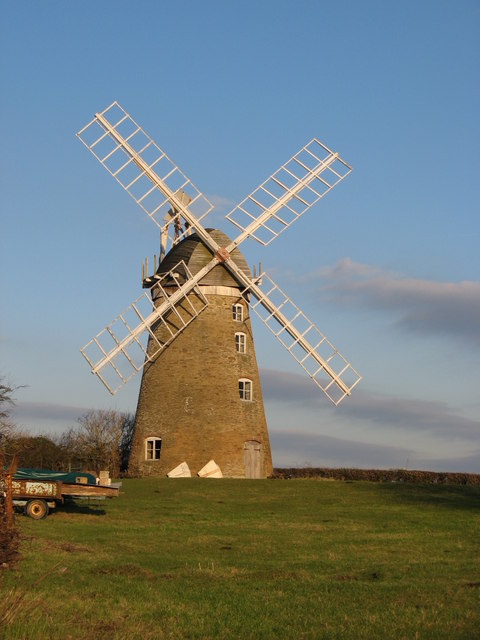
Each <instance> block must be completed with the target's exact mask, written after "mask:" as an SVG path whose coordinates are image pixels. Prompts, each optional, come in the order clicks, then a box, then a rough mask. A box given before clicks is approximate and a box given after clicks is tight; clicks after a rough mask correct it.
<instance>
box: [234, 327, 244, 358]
mask: <svg viewBox="0 0 480 640" xmlns="http://www.w3.org/2000/svg"><path fill="white" fill-rule="evenodd" d="M235 349H236V350H237V351H238V353H247V336H246V334H245V333H241V332H240V331H237V333H236V334H235Z"/></svg>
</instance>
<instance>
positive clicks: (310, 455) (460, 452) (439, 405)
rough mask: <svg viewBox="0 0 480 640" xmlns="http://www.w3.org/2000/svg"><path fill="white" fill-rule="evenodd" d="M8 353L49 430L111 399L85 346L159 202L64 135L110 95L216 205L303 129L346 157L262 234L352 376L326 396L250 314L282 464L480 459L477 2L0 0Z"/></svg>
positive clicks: (3, 338)
mask: <svg viewBox="0 0 480 640" xmlns="http://www.w3.org/2000/svg"><path fill="white" fill-rule="evenodd" d="M0 7H1V12H2V20H1V27H0V29H1V33H0V36H1V37H0V60H1V63H0V65H1V66H0V90H1V103H0V104H1V112H2V118H1V124H0V126H1V140H2V145H1V149H0V162H1V167H0V169H1V181H2V185H1V190H0V206H1V216H2V234H1V240H0V243H1V244H0V250H1V254H0V268H1V273H2V278H1V291H0V293H1V301H2V306H1V314H0V373H1V374H3V375H4V376H5V377H6V379H7V380H9V381H10V382H11V383H12V384H14V385H25V387H24V388H22V389H19V390H18V392H17V394H16V399H17V407H16V411H15V416H16V419H17V422H18V423H19V424H20V425H22V426H23V427H25V428H26V429H29V430H30V431H32V432H46V433H49V432H59V431H62V430H64V429H66V428H68V427H70V426H72V425H73V424H74V423H75V419H76V418H77V417H78V416H79V415H81V414H82V413H84V412H85V411H87V410H89V409H90V408H116V409H119V410H122V411H123V410H125V411H134V410H135V406H136V397H137V393H138V386H139V382H140V380H139V377H138V379H135V380H133V381H132V382H130V383H129V384H128V385H127V387H125V388H124V389H123V390H121V391H119V392H118V394H117V395H116V396H115V397H113V398H111V397H110V396H109V395H108V394H107V392H106V391H105V390H104V388H103V387H102V385H101V384H100V383H99V382H98V381H97V380H96V379H95V378H94V376H92V375H91V374H90V372H89V369H88V366H87V365H86V363H85V362H84V360H83V358H82V357H81V355H80V353H79V349H80V347H82V346H83V345H84V344H85V343H86V342H87V341H88V340H89V339H90V338H91V337H92V336H93V335H95V334H96V333H98V331H100V330H101V329H102V328H103V327H104V326H105V325H106V324H107V323H109V322H110V321H111V320H112V319H113V318H114V317H115V316H116V315H117V314H118V313H120V312H121V311H122V310H123V309H125V308H126V307H127V306H128V305H129V304H130V303H131V302H132V301H133V300H134V299H135V298H136V297H137V296H138V295H139V294H140V293H141V290H140V268H141V261H142V259H143V258H144V257H145V256H146V255H149V256H152V255H153V253H157V252H158V234H157V230H156V228H155V227H154V226H153V225H152V223H151V221H150V220H148V218H147V217H146V216H145V214H143V212H142V211H141V209H140V208H139V207H138V206H137V205H136V204H135V203H134V202H133V201H132V200H131V199H130V198H129V197H128V195H127V194H126V193H125V192H124V191H123V190H122V189H121V188H120V187H119V185H118V184H117V183H116V182H115V181H114V180H113V179H112V178H111V177H110V176H109V175H108V174H107V173H106V172H105V170H104V169H102V167H100V165H99V164H98V163H97V162H96V161H95V159H94V158H93V157H92V156H91V154H89V153H88V152H87V151H86V150H85V148H84V147H83V146H82V145H81V144H80V143H79V141H78V140H77V139H76V137H75V133H76V132H77V131H78V130H79V129H80V128H82V127H83V126H84V125H85V124H86V123H87V122H88V121H89V120H90V119H91V118H92V117H93V114H94V112H96V111H100V110H103V109H104V108H106V107H107V106H108V105H109V104H110V103H111V102H113V101H114V100H117V101H118V102H119V103H120V104H121V105H122V106H123V107H124V108H125V109H126V110H127V111H128V112H129V113H130V115H131V116H132V117H133V118H134V119H135V120H137V121H138V122H139V123H140V124H141V125H142V127H143V128H144V129H145V131H146V132H147V133H149V134H150V135H151V137H153V139H154V140H155V141H156V142H157V144H158V145H159V146H160V147H162V148H163V149H164V150H165V151H166V152H167V153H168V155H169V156H170V157H171V158H172V159H173V160H174V161H175V162H176V163H177V164H178V165H179V166H180V168H181V169H182V170H183V171H184V172H185V173H186V174H187V176H188V177H189V178H190V179H191V180H192V181H193V182H194V184H195V185H196V186H197V187H198V188H199V189H200V190H201V191H203V193H205V194H206V195H207V197H209V198H210V199H211V200H212V201H213V202H214V203H215V204H216V208H215V212H214V214H213V216H212V220H211V224H214V225H216V226H220V227H221V228H222V230H224V231H225V232H226V233H232V229H233V227H232V228H229V226H230V225H229V224H228V223H227V222H226V221H224V220H223V216H224V215H225V214H226V213H227V212H228V211H229V210H230V209H231V208H232V207H233V206H234V205H235V204H236V203H237V202H238V201H240V200H241V199H243V197H244V196H246V195H247V194H248V193H250V192H251V191H252V190H253V189H254V188H255V187H257V186H258V184H259V183H260V182H262V181H263V180H264V179H266V178H267V177H268V176H269V175H270V174H271V173H273V172H274V171H275V170H276V169H277V168H278V167H279V166H280V165H281V164H283V163H284V162H285V161H286V160H288V158H290V157H291V156H292V155H293V154H294V153H295V152H296V151H297V150H298V149H299V148H300V147H301V146H303V145H304V144H306V143H307V142H308V141H309V140H310V139H311V138H312V137H314V136H315V137H317V138H318V139H319V140H321V141H322V142H323V143H324V144H326V145H327V146H328V147H330V148H331V149H334V150H335V151H338V152H339V153H340V156H341V157H342V158H343V159H344V160H345V161H346V162H348V163H349V164H350V165H352V166H353V168H354V170H353V172H352V174H351V175H350V176H348V177H347V178H346V179H345V181H343V182H342V183H341V184H340V185H339V186H338V187H336V189H334V190H333V191H332V192H331V193H330V194H328V196H327V197H326V198H325V199H324V200H322V201H321V202H320V203H319V204H318V205H316V206H315V207H313V208H312V209H311V210H310V211H309V212H307V213H306V214H305V216H303V217H302V218H301V219H300V220H299V221H298V222H296V223H295V225H294V226H292V227H291V228H290V229H288V230H287V231H286V232H285V233H284V234H282V235H281V236H280V237H279V238H277V239H276V240H275V241H274V242H273V243H272V244H271V245H270V246H268V247H266V248H264V247H261V246H260V245H258V244H256V243H254V242H251V241H247V242H245V243H244V244H243V245H242V251H243V253H244V255H245V257H246V258H247V260H248V262H249V264H250V265H253V263H255V262H257V263H258V261H259V260H260V261H261V262H262V266H263V268H264V269H265V271H266V272H267V273H269V275H271V276H272V277H273V278H274V280H275V281H276V282H277V283H278V284H279V285H280V286H281V288H282V289H284V290H285V291H286V292H287V293H288V294H289V296H290V297H291V298H292V299H293V300H294V302H295V303H296V304H297V305H298V306H299V307H300V308H301V309H302V310H303V311H304V312H305V313H306V315H307V316H309V317H310V318H311V319H312V320H313V321H314V322H315V324H316V325H317V327H318V328H319V329H320V330H321V331H322V332H323V333H325V334H326V336H327V337H328V338H329V339H330V340H331V341H332V342H333V344H334V345H335V346H336V347H337V348H338V349H339V350H340V352H341V353H342V354H343V355H345V357H347V358H348V359H349V360H350V361H351V362H352V365H353V366H354V367H355V368H356V369H357V370H358V371H359V372H360V373H361V374H362V376H363V380H362V382H361V383H360V385H359V386H358V387H357V388H356V389H355V392H354V394H353V396H352V397H351V398H349V399H346V400H345V401H344V402H343V403H342V404H341V405H340V406H339V407H337V408H335V407H333V406H331V405H330V404H329V402H328V400H327V399H326V398H325V397H324V396H323V394H321V392H319V391H318V390H317V388H316V387H315V386H314V385H313V384H312V383H311V382H310V381H309V379H308V378H305V377H304V375H303V373H302V370H301V369H300V368H299V367H298V365H297V364H296V363H295V362H294V361H293V360H292V359H291V357H290V356H289V354H288V353H287V352H286V351H284V350H283V349H282V347H281V346H280V345H279V344H278V343H277V341H276V340H275V339H274V338H273V336H271V334H270V333H269V332H268V331H267V330H266V329H265V328H264V327H263V326H262V325H261V323H260V324H256V325H255V326H254V331H255V337H256V351H257V359H258V362H259V366H260V369H261V377H262V386H263V390H264V400H265V407H266V413H267V422H268V425H269V431H270V436H271V441H272V450H273V458H274V464H275V465H276V466H282V465H287V464H292V465H303V464H312V465H321V466H358V467H369V466H375V467H384V468H389V467H405V466H406V467H408V468H423V469H436V470H451V471H471V472H477V473H478V472H480V441H479V435H480V393H479V391H478V386H479V365H480V280H479V275H478V274H479V267H480V251H479V249H478V247H479V236H480V222H479V215H478V214H479V202H480V197H479V196H480V180H479V179H478V174H479V168H480V167H479V164H480V163H479V160H478V148H479V142H480V140H479V138H480V136H479V124H478V123H479V117H478V114H479V113H480V100H479V96H480V91H479V79H478V67H479V57H480V56H479V54H480V4H479V3H478V2H477V1H476V0H475V1H474V0H472V1H469V0H458V1H456V2H453V1H451V2H446V1H445V2H444V1H438V0H437V1H430V0H423V1H422V2H418V1H416V2H413V1H406V2H403V3H398V2H393V1H392V2H390V1H382V2H380V1H378V2H375V1H365V2H362V3H360V2H353V1H351V2H346V1H338V2H335V3H331V2H328V3H327V2H321V1H319V0H318V1H316V2H310V1H301V0H300V1H299V0H297V1H295V2H294V1H293V0H292V1H290V0H288V1H276V2H273V1H267V0H264V1H261V0H258V1H257V2H251V1H248V0H247V1H244V2H234V1H231V2H228V1H223V2H220V1H212V0H206V1H205V2H202V3H199V2H193V1H192V2H185V1H184V2H181V1H180V2H175V3H166V2H162V1H157V2H154V1H147V0H136V1H135V2H133V1H130V2H126V1H122V0H116V2H107V1H99V0H97V1H95V2H93V1H90V0H83V1H82V2H81V3H65V2H56V1H44V2H41V3H40V2H33V1H31V2H29V1H24V2H20V3H19V2H5V1H2V2H0Z"/></svg>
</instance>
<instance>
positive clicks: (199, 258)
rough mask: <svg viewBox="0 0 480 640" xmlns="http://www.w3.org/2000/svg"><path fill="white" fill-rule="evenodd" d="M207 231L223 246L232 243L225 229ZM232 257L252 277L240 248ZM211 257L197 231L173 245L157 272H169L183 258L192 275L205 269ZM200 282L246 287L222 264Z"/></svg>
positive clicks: (202, 283) (209, 284)
mask: <svg viewBox="0 0 480 640" xmlns="http://www.w3.org/2000/svg"><path fill="white" fill-rule="evenodd" d="M207 231H208V233H209V234H210V235H211V237H212V238H213V240H215V242H216V243H217V244H219V245H220V246H221V247H226V246H228V245H229V244H230V242H231V240H230V239H229V238H228V236H227V235H225V234H224V233H223V231H220V230H219V229H207ZM230 257H231V258H232V260H233V261H234V262H235V264H236V265H237V267H239V268H240V269H241V270H242V271H243V273H245V275H246V276H248V277H249V278H251V277H252V275H251V273H250V269H249V268H248V265H247V262H246V260H245V258H244V257H243V255H242V254H241V253H240V250H239V249H234V250H233V251H232V252H231V254H230ZM211 259H212V253H211V252H210V250H209V249H208V248H207V247H206V246H205V245H204V244H203V242H202V240H201V239H200V237H199V236H198V235H197V234H196V233H193V234H192V235H191V236H187V237H186V238H184V239H183V240H182V241H181V242H179V243H178V244H176V245H175V246H174V247H172V249H171V250H170V251H169V252H168V253H167V255H166V256H165V258H164V259H163V260H162V262H161V263H160V265H159V267H158V269H157V274H158V275H159V276H162V275H164V274H166V273H168V272H169V271H171V270H172V269H173V268H174V267H175V266H176V265H177V264H178V263H179V262H180V261H181V260H183V262H184V263H185V264H186V265H187V268H188V269H189V271H190V272H191V273H192V275H195V274H196V273H198V272H199V271H200V269H203V267H204V266H205V265H207V264H208V263H209V262H210V260H211ZM199 284H201V285H204V286H205V285H208V286H223V287H238V288H240V287H241V288H242V289H243V288H244V287H243V285H241V284H240V283H238V282H237V280H236V279H235V278H234V277H233V275H232V274H231V273H230V271H228V269H226V268H225V267H224V266H223V265H221V264H218V265H217V266H216V267H214V268H213V269H211V270H210V271H209V272H208V273H207V275H206V276H205V277H204V278H202V280H201V281H200V283H199Z"/></svg>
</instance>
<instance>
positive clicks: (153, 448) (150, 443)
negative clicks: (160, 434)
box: [145, 438, 162, 460]
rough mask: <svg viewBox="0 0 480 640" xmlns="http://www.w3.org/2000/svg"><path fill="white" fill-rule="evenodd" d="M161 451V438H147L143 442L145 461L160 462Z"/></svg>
mask: <svg viewBox="0 0 480 640" xmlns="http://www.w3.org/2000/svg"><path fill="white" fill-rule="evenodd" d="M161 450H162V439H161V438H147V439H146V440H145V460H160V452H161Z"/></svg>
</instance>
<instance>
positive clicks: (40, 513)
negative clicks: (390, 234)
mask: <svg viewBox="0 0 480 640" xmlns="http://www.w3.org/2000/svg"><path fill="white" fill-rule="evenodd" d="M118 491H119V485H110V486H102V485H98V484H86V483H69V482H62V481H61V480H46V479H45V480H43V479H39V478H36V479H28V478H22V479H18V478H15V477H14V478H13V479H12V500H13V504H14V505H15V506H17V507H24V510H25V514H26V515H27V516H29V517H30V518H33V519H34V520H41V519H42V518H45V517H46V516H47V515H48V512H49V509H53V508H55V507H56V506H57V504H63V503H64V501H65V498H66V499H67V500H73V499H84V498H97V499H105V498H115V497H117V496H118Z"/></svg>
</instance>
